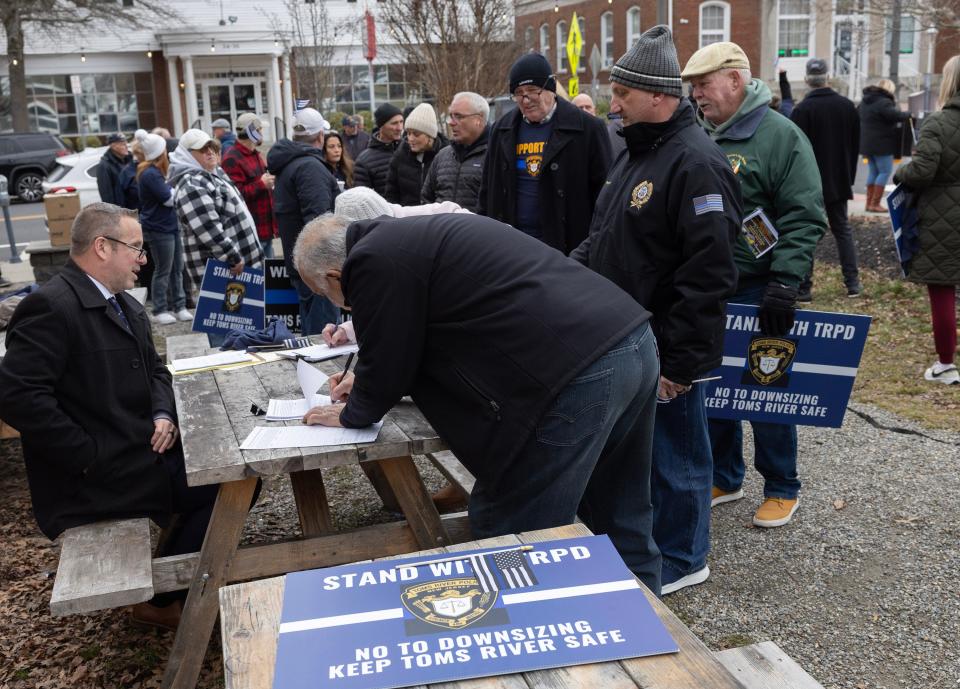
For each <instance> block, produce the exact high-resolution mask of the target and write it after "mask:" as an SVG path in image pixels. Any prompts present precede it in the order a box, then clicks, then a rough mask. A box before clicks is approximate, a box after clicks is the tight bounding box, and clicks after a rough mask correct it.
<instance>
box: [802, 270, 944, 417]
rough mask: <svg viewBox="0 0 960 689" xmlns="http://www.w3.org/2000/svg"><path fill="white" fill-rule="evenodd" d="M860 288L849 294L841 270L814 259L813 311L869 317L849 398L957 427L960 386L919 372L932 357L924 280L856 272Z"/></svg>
mask: <svg viewBox="0 0 960 689" xmlns="http://www.w3.org/2000/svg"><path fill="white" fill-rule="evenodd" d="M860 280H861V282H862V283H863V286H864V290H863V293H862V295H861V297H860V298H859V299H849V298H848V297H847V292H846V289H845V288H844V285H843V279H842V276H841V274H840V269H839V268H837V267H834V266H831V265H827V264H825V263H824V262H822V261H819V262H817V264H816V266H815V269H814V281H813V285H814V287H813V303H812V304H810V305H809V306H808V307H807V308H810V309H815V310H818V311H841V312H846V313H863V314H867V315H869V316H872V317H873V321H872V322H871V324H870V334H869V335H868V336H867V345H866V347H865V349H864V352H863V359H862V360H861V362H860V370H859V372H858V374H857V380H856V383H855V384H854V386H853V399H854V400H855V401H857V402H867V403H869V404H874V405H876V406H878V407H880V408H881V409H885V410H887V411H890V412H893V413H895V414H898V415H900V416H902V417H905V418H908V419H911V420H913V421H916V422H918V423H920V424H922V425H924V426H926V427H928V428H942V429H947V430H953V431H958V430H960V414H958V413H957V410H958V409H960V386H953V385H942V384H940V383H931V382H928V381H926V380H924V379H923V371H924V369H926V368H927V367H928V366H930V364H931V363H933V362H934V361H935V360H936V358H937V355H936V352H935V351H934V348H933V331H932V328H931V325H930V303H929V300H928V298H927V288H926V286H925V285H918V284H915V283H912V282H907V281H906V280H891V279H889V278H886V277H882V276H880V275H879V274H877V273H875V272H873V271H870V270H861V271H860Z"/></svg>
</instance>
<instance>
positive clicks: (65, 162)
mask: <svg viewBox="0 0 960 689" xmlns="http://www.w3.org/2000/svg"><path fill="white" fill-rule="evenodd" d="M106 150H107V147H106V146H98V147H96V148H86V149H84V150H83V151H81V152H80V153H74V154H73V155H68V156H63V157H62V158H57V167H56V168H54V169H53V170H51V171H50V174H49V175H47V179H46V180H45V181H44V183H43V193H44V194H53V193H56V192H58V191H69V192H74V191H76V192H79V193H80V206H81V207H82V206H86V205H87V204H90V203H93V202H95V201H99V200H100V190H99V189H97V165H99V164H100V158H101V157H102V156H103V152H104V151H106Z"/></svg>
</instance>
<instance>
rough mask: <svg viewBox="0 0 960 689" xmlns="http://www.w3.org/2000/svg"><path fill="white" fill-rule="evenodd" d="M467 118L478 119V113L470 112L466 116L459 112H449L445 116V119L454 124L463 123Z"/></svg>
mask: <svg viewBox="0 0 960 689" xmlns="http://www.w3.org/2000/svg"><path fill="white" fill-rule="evenodd" d="M468 117H480V113H478V112H471V113H468V114H466V115H461V114H460V113H459V112H451V113H448V114H447V119H448V120H453V121H454V122H463V121H464V120H465V119H467V118H468Z"/></svg>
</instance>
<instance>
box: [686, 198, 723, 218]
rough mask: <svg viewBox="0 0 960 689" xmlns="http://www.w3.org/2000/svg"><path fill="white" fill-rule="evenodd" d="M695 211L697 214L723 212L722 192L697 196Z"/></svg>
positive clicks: (694, 204)
mask: <svg viewBox="0 0 960 689" xmlns="http://www.w3.org/2000/svg"><path fill="white" fill-rule="evenodd" d="M693 212H694V213H696V214H697V215H703V214H704V213H723V197H722V196H720V194H707V195H706V196H697V197H695V198H694V199H693Z"/></svg>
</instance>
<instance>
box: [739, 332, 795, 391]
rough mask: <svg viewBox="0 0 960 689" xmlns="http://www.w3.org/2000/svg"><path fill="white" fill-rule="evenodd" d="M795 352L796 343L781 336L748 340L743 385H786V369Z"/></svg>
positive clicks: (791, 361)
mask: <svg viewBox="0 0 960 689" xmlns="http://www.w3.org/2000/svg"><path fill="white" fill-rule="evenodd" d="M796 354H797V345H796V343H795V342H793V341H791V340H787V339H784V338H782V337H755V338H754V339H753V340H751V341H750V347H749V350H748V354H747V359H748V361H749V365H748V366H747V373H746V374H744V376H743V381H742V382H743V383H744V384H745V385H757V384H759V385H776V386H777V387H780V386H783V385H786V384H787V369H789V368H790V364H791V363H793V358H794V356H796ZM747 374H749V376H748V375H747ZM750 378H752V380H750ZM778 381H779V382H778Z"/></svg>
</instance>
